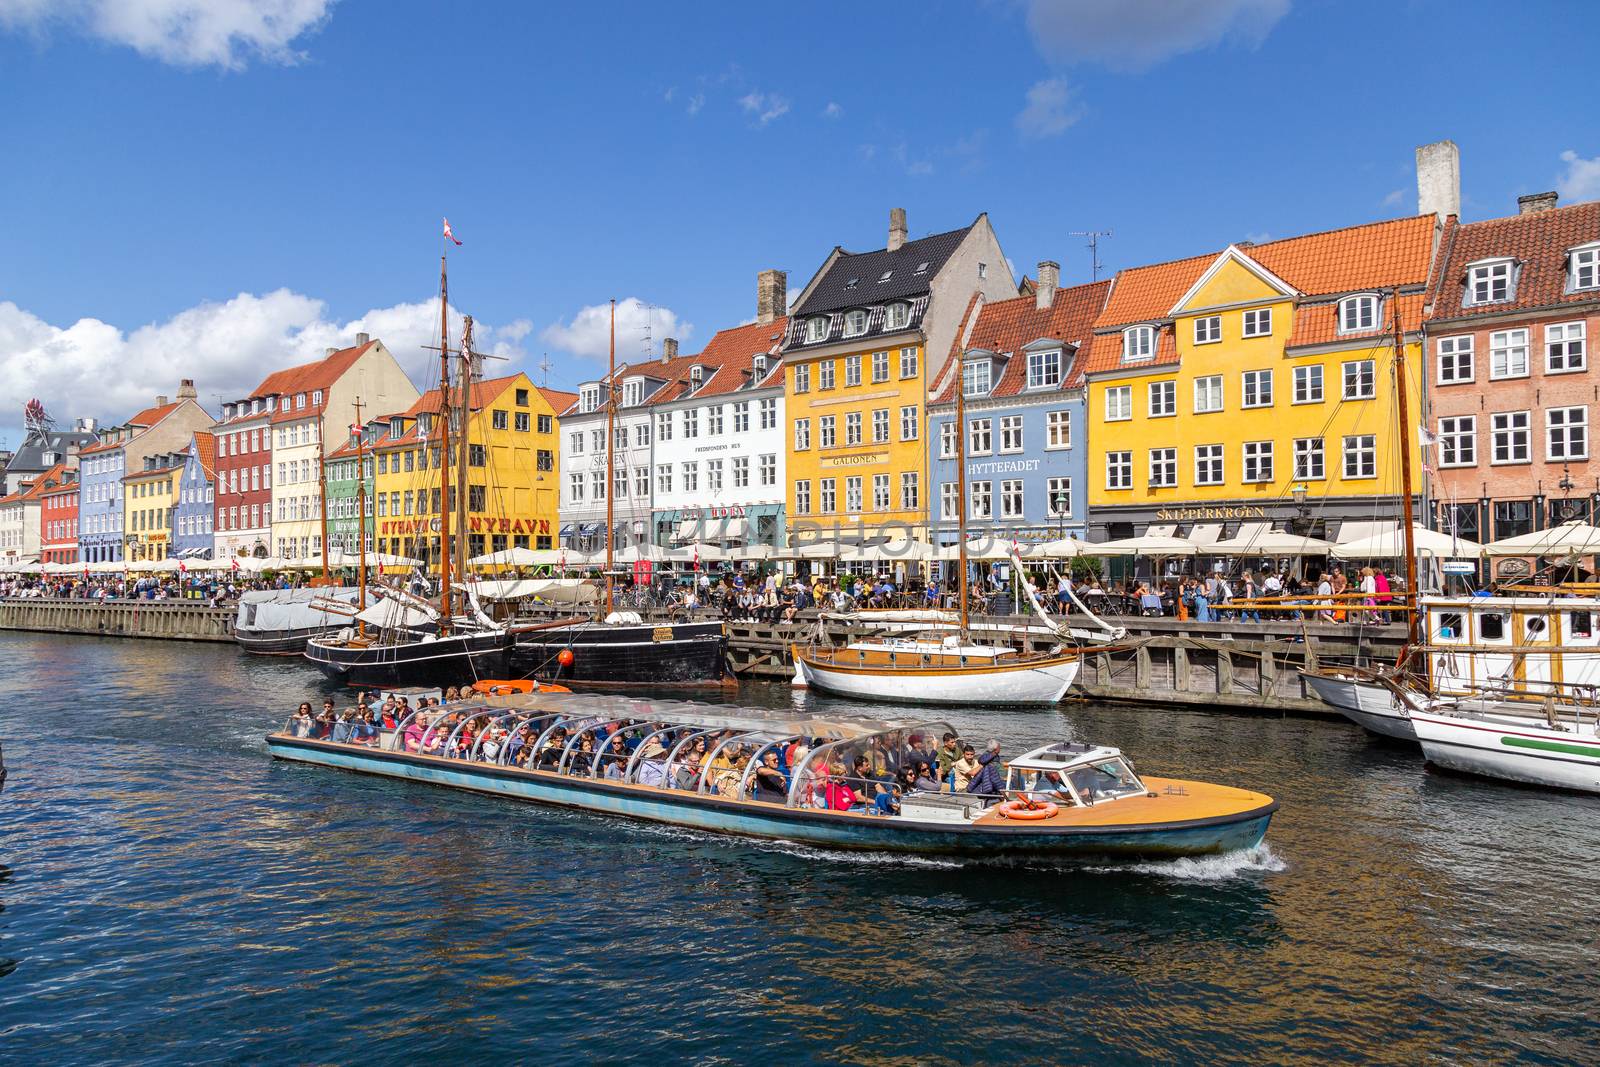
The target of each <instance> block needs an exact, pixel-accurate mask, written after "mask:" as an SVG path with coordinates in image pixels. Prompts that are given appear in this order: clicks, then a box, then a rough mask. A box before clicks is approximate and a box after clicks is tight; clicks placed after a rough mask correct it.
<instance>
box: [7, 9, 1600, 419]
mask: <svg viewBox="0 0 1600 1067" xmlns="http://www.w3.org/2000/svg"><path fill="white" fill-rule="evenodd" d="M1597 39H1600V5H1576V4H1571V5H1562V4H1546V3H1539V2H1532V3H1526V4H1523V5H1520V6H1519V7H1518V10H1517V14H1516V16H1515V17H1514V18H1510V17H1507V16H1506V14H1505V9H1504V6H1503V5H1491V4H1488V3H1480V2H1478V0H1453V2H1442V0H1441V2H1431V0H1430V2H1421V0H1412V2H1405V0H1399V2H1389V3H1367V2H1361V0H1347V2H1334V0H1322V2H1313V0H967V2H957V0H924V2H922V3H918V4H915V5H911V4H861V3H852V4H843V3H841V4H830V3H822V2H819V3H815V4H806V5H785V6H782V7H779V8H762V7H760V6H759V5H740V6H735V5H721V4H700V5H692V4H671V5H666V4H630V3H615V4H608V5H587V6H583V5H580V7H579V8H572V7H571V6H570V5H560V6H557V5H544V4H520V3H518V4H513V3H491V2H488V0H485V2H481V3H456V4H449V5H446V4H439V3H432V4H426V3H420V2H412V0H383V2H377V0H343V2H333V0H0V134H3V136H4V143H5V144H6V145H7V146H8V149H9V151H8V153H7V156H8V158H7V161H6V163H5V164H4V166H3V167H0V203H3V204H4V205H5V207H6V214H7V216H8V225H7V226H6V235H5V240H4V241H3V242H0V439H3V441H4V443H6V444H10V445H12V446H14V445H15V444H16V443H17V442H18V440H19V439H20V429H19V427H20V424H21V410H22V407H23V405H24V403H26V401H27V400H28V399H29V398H30V397H35V396H37V397H39V398H40V399H42V400H43V401H44V403H45V405H46V407H47V409H48V410H49V411H50V412H51V414H52V415H53V416H54V417H55V418H56V419H57V421H58V422H60V423H66V422H70V420H72V419H73V418H76V417H78V416H94V417H96V418H99V419H101V420H102V421H103V422H116V421H119V420H125V419H127V418H128V417H129V416H131V415H132V414H133V413H134V412H135V411H137V410H139V409H140V408H141V407H143V406H145V405H146V404H148V403H150V402H151V401H152V400H153V398H154V396H155V395H156V394H158V393H166V394H171V393H174V392H176V389H177V382H178V379H180V378H194V379H195V380H196V382H197V387H198V390H199V395H200V399H201V401H202V403H204V404H206V405H207V406H208V407H209V408H210V409H211V410H212V411H213V412H215V411H217V410H218V409H219V407H220V403H221V401H222V399H224V398H227V399H234V398H239V397H243V396H245V395H248V393H249V391H250V390H251V389H252V387H253V386H254V385H255V384H256V383H257V382H259V381H260V380H261V379H262V378H263V377H265V376H266V374H268V373H269V372H270V371H272V370H274V369H278V368H281V367H284V366H289V365H292V364H294V363H297V362H303V361H305V360H307V359H310V358H313V357H315V356H317V355H320V354H321V352H322V351H323V350H324V349H325V348H326V347H328V346H330V345H338V344H343V343H349V342H350V341H351V339H352V338H353V337H354V335H355V333H357V332H358V331H366V332H368V333H371V334H373V335H374V336H377V337H381V338H383V339H384V341H385V342H386V344H388V346H389V347H390V348H391V350H393V351H394V353H395V355H396V356H397V357H398V358H399V359H400V361H401V362H402V364H403V365H404V366H405V367H406V368H407V370H408V371H410V372H412V374H413V377H414V378H415V379H416V380H417V383H418V385H419V387H421V386H424V385H427V384H429V383H430V382H431V380H432V377H431V376H430V375H429V373H428V370H429V367H430V366H431V361H432V360H433V359H434V358H436V357H433V356H431V355H430V354H429V353H428V352H426V351H425V350H424V348H423V346H424V345H426V344H429V343H436V338H437V322H438V304H437V295H438V268H439V259H438V257H439V254H440V252H441V245H442V240H441V234H440V230H441V219H442V218H444V217H448V218H449V219H450V222H451V225H452V227H453V229H454V231H455V233H456V236H457V237H459V238H460V239H461V240H462V242H463V244H462V245H461V246H460V247H459V248H456V247H454V246H452V247H451V249H450V295H451V304H452V306H453V308H455V309H458V310H460V311H465V312H466V313H469V314H471V315H473V316H474V317H475V319H476V320H477V322H478V323H479V327H478V334H477V336H478V342H479V343H478V347H479V348H481V349H485V350H488V351H491V352H494V353H495V354H497V355H500V356H502V357H504V359H503V362H499V363H496V364H493V369H494V371H505V372H507V373H509V372H510V371H513V370H518V369H521V370H526V371H527V372H528V373H529V374H530V375H531V376H532V377H533V379H534V380H535V381H536V382H540V383H547V384H550V385H553V386H559V387H570V386H573V385H575V384H576V383H578V382H580V381H584V380H588V379H591V378H593V377H595V376H596V375H597V374H598V373H600V371H601V370H602V368H603V366H604V363H605V359H606V343H607V342H606V327H607V319H608V315H607V311H606V308H607V301H608V300H610V299H616V300H618V301H619V302H620V303H619V308H620V310H619V320H618V322H619V324H618V331H617V348H618V359H619V360H620V361H629V360H636V359H638V358H640V357H641V356H643V355H644V354H645V353H646V352H647V351H650V352H652V353H659V350H660V346H661V342H662V341H663V339H665V338H667V337H676V338H678V339H679V342H680V346H681V350H682V351H683V352H684V353H691V352H695V351H698V350H699V349H700V347H701V346H703V345H704V344H705V343H706V341H707V340H708V339H709V338H710V337H711V336H712V334H714V333H715V332H716V331H717V330H718V329H722V328H725V327H729V326H734V325H738V324H739V323H741V322H745V321H748V320H750V319H751V318H752V317H753V316H754V315H755V301H756V274H757V272H758V271H760V270H762V269H763V268H767V267H776V268H779V269H782V270H786V271H788V272H789V286H790V293H791V295H795V294H798V292H799V290H800V289H801V288H802V287H803V286H804V284H805V283H806V281H807V280H808V279H809V278H810V277H811V276H812V274H813V273H814V272H815V271H816V269H817V268H818V267H819V266H820V265H821V263H822V261H823V259H824V257H825V256H826V255H827V254H828V252H829V250H830V249H831V248H832V247H833V246H834V245H842V246H843V247H845V248H846V249H850V250H856V251H867V250H871V249H875V248H881V247H883V245H884V243H885V240H886V234H887V225H888V212H889V209H890V208H891V207H904V208H906V210H907V212H908V215H909V223H910V230H911V233H912V235H913V236H920V235H923V234H927V233H936V232H941V231H944V230H950V229H955V228H958V227H961V226H964V225H966V224H968V223H970V222H971V221H972V220H973V219H974V218H976V217H977V216H978V215H979V214H980V213H983V212H987V213H988V214H989V217H990V219H991V221H992V222H993V224H994V226H995V229H996V231H997V233H998V235H999V238H1000V242H1001V245H1002V247H1003V248H1004V250H1005V252H1006V256H1007V258H1008V260H1010V263H1011V266H1012V269H1013V272H1014V273H1015V274H1016V275H1018V276H1020V275H1022V274H1029V275H1032V274H1033V273H1034V270H1035V264H1036V263H1037V262H1038V261H1039V260H1042V259H1054V260H1057V261H1058V262H1060V263H1061V266H1062V280H1063V283H1064V284H1072V283H1076V282H1080V281H1087V280H1089V278H1090V274H1091V264H1090V257H1089V253H1088V250H1087V249H1086V247H1085V240H1084V238H1082V237H1079V236H1074V232H1075V231H1094V230H1099V231H1110V234H1111V235H1110V236H1107V237H1104V238H1102V239H1101V242H1100V257H1101V261H1102V266H1101V271H1102V276H1104V274H1105V272H1107V271H1115V270H1116V269H1118V268H1119V267H1124V266H1135V265H1139V264H1143V263H1152V262H1159V261H1162V260H1167V259H1174V258H1179V257H1183V256H1188V255H1194V254H1198V253H1203V252H1207V251H1214V250H1218V249H1221V248H1222V247H1224V246H1226V245H1227V244H1228V243H1229V242H1232V241H1238V240H1245V239H1249V240H1254V241H1258V242H1259V241H1262V240H1265V239H1270V238H1276V237H1286V236H1292V235H1294V234H1297V233H1307V232H1314V231H1317V230H1324V229H1329V228H1333V227H1338V226H1345V225H1352V224H1357V223H1362V222H1368V221H1373V220H1376V219H1382V218H1392V217H1396V216H1400V215H1407V214H1411V213H1414V212H1415V211H1416V192H1415V175H1414V157H1413V151H1414V149H1415V147H1416V146H1417V145H1419V144H1423V143H1426V142H1430V141H1434V140H1438V139H1441V138H1450V139H1452V140H1454V141H1455V142H1456V143H1457V144H1458V145H1460V147H1461V153H1462V203H1463V209H1462V210H1463V215H1464V216H1465V217H1466V218H1467V219H1475V218H1488V217H1494V216H1498V215H1504V214H1511V213H1514V212H1515V210H1516V197H1517V196H1518V195H1520V194H1523V193H1528V192H1535V191H1540V190H1546V189H1557V190H1559V191H1560V192H1561V194H1562V199H1563V201H1564V202H1567V201H1572V200H1586V199H1595V198H1597V197H1600V119H1596V117H1595V115H1596V113H1595V111H1594V109H1593V107H1592V106H1591V105H1590V103H1589V101H1591V100H1592V98H1593V83H1592V78H1593V74H1592V71H1591V70H1590V69H1589V65H1588V64H1586V63H1583V62H1576V61H1573V62H1563V61H1560V60H1559V58H1558V57H1556V56H1554V55H1553V54H1552V51H1551V49H1552V46H1554V45H1556V44H1557V43H1558V42H1559V41H1561V40H1567V41H1587V42H1593V41H1595V40H1597Z"/></svg>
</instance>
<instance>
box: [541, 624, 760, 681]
mask: <svg viewBox="0 0 1600 1067" xmlns="http://www.w3.org/2000/svg"><path fill="white" fill-rule="evenodd" d="M727 660H728V633H727V628H726V627H724V626H723V624H722V623H720V622H675V623H661V624H659V625H656V624H651V623H646V622H644V621H642V620H641V619H640V618H639V617H638V616H637V615H632V614H631V613H627V612H623V613H619V614H614V615H611V616H607V617H606V618H605V619H604V620H595V621H592V622H590V621H585V622H581V623H575V624H568V625H565V626H560V627H546V628H541V629H538V630H529V631H525V632H522V633H519V634H518V635H517V638H516V643H515V646H514V649H513V652H512V657H511V668H512V671H513V672H514V673H516V674H520V675H523V676H527V677H538V678H541V679H548V680H550V681H558V682H562V683H567V682H571V683H574V684H578V685H587V686H594V687H602V686H637V685H675V686H683V685H690V686H692V685H720V684H722V683H723V682H724V681H725V680H726V679H727V678H729V677H730V676H729V674H728V672H727Z"/></svg>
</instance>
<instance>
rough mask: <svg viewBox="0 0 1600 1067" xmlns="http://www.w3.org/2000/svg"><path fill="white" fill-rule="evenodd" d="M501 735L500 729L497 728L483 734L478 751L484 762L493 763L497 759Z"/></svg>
mask: <svg viewBox="0 0 1600 1067" xmlns="http://www.w3.org/2000/svg"><path fill="white" fill-rule="evenodd" d="M501 736H502V735H501V731H498V730H491V731H489V732H488V733H487V734H486V735H485V737H484V739H483V744H482V745H481V746H479V748H478V752H479V754H480V756H481V758H482V759H484V760H485V761H486V762H489V763H494V762H496V761H497V760H499V758H500V738H501Z"/></svg>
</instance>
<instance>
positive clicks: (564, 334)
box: [539, 296, 694, 363]
mask: <svg viewBox="0 0 1600 1067" xmlns="http://www.w3.org/2000/svg"><path fill="white" fill-rule="evenodd" d="M646 327H648V328H649V331H650V338H651V342H652V344H653V345H654V346H655V350H656V351H659V350H660V344H661V339H662V338H664V337H676V338H677V339H678V341H679V343H680V344H682V342H684V341H686V340H688V338H689V336H690V334H692V333H693V332H694V326H693V325H692V324H690V323H687V322H684V321H683V320H682V319H680V318H678V316H677V314H676V313H675V312H673V311H672V309H671V308H664V307H652V306H651V305H649V304H646V303H645V302H644V301H642V300H640V299H639V298H638V297H636V296H630V297H628V298H627V299H625V300H618V301H617V362H618V363H636V362H638V361H639V358H640V354H641V352H642V348H643V339H644V335H645V329H646ZM539 336H540V338H542V339H543V340H544V342H545V343H546V344H549V345H553V346H554V347H556V348H560V349H563V350H564V351H567V352H571V353H572V354H573V355H575V356H578V357H581V358H583V359H594V360H601V361H603V360H605V359H606V358H607V357H608V355H609V349H610V343H611V341H610V339H611V305H610V304H590V305H589V306H588V307H586V308H582V309H581V310H579V311H578V313H577V314H575V315H573V316H572V318H571V319H570V320H568V321H566V322H553V323H551V324H550V325H549V326H546V327H545V328H544V329H543V330H542V331H541V332H540V334H539ZM682 351H684V352H688V351H689V349H688V348H687V347H684V348H682Z"/></svg>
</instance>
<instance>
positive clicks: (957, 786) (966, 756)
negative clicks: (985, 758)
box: [950, 745, 981, 793]
mask: <svg viewBox="0 0 1600 1067" xmlns="http://www.w3.org/2000/svg"><path fill="white" fill-rule="evenodd" d="M980 766H981V765H980V764H979V763H978V758H977V754H976V751H975V750H974V749H973V747H972V746H971V745H962V746H961V758H960V759H959V760H957V761H956V762H955V765H954V766H953V767H951V768H950V771H951V775H950V777H951V789H952V790H953V791H954V792H957V793H965V792H966V791H967V786H968V785H969V784H971V782H972V776H973V775H975V774H977V773H978V771H979V769H980Z"/></svg>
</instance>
